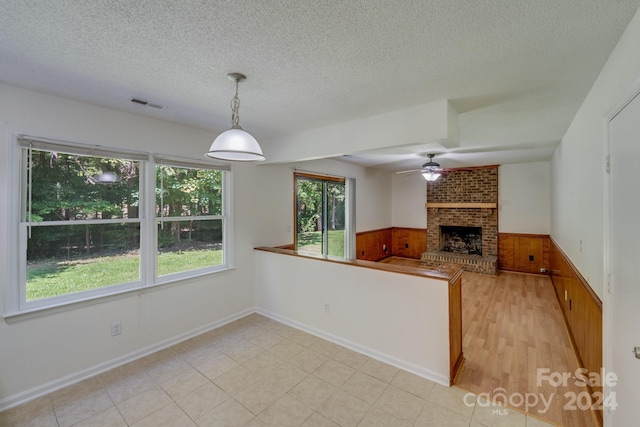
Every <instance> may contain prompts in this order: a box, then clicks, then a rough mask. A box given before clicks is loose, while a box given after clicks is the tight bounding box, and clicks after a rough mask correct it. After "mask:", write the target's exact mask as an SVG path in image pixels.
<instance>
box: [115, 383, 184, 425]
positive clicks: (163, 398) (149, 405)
mask: <svg viewBox="0 0 640 427" xmlns="http://www.w3.org/2000/svg"><path fill="white" fill-rule="evenodd" d="M172 402H173V400H171V398H170V397H169V395H168V394H167V393H165V392H164V390H162V389H161V388H160V387H159V386H156V387H153V388H150V389H149V390H147V391H143V392H142V393H140V394H138V395H136V396H134V397H132V398H131V399H129V400H125V401H124V402H122V403H119V404H118V405H117V408H118V411H120V414H122V416H123V417H124V420H125V421H126V422H127V424H129V425H131V424H134V423H136V422H138V421H140V420H142V419H144V418H146V417H148V416H149V415H151V414H153V413H154V412H155V411H157V410H159V409H161V408H164V407H165V406H167V405H169V404H171V403H172Z"/></svg>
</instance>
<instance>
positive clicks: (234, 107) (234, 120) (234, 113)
mask: <svg viewBox="0 0 640 427" xmlns="http://www.w3.org/2000/svg"><path fill="white" fill-rule="evenodd" d="M239 109H240V98H238V80H236V95H235V96H234V97H233V98H231V127H232V128H238V127H240V125H239V122H240V114H239V113H238V110H239Z"/></svg>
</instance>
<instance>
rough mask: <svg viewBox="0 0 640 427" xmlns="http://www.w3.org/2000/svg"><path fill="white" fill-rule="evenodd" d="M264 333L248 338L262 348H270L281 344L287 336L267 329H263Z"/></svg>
mask: <svg viewBox="0 0 640 427" xmlns="http://www.w3.org/2000/svg"><path fill="white" fill-rule="evenodd" d="M261 330H262V333H261V334H260V335H258V336H255V337H251V338H247V340H248V341H249V342H250V343H251V344H253V345H255V346H258V347H260V348H262V349H263V350H266V349H269V348H271V347H273V346H274V345H276V344H280V343H281V342H282V341H284V340H285V339H286V338H284V337H282V336H280V335H278V334H276V333H273V332H271V331H269V330H265V329H262V328H261Z"/></svg>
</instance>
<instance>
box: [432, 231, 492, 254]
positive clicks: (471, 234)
mask: <svg viewBox="0 0 640 427" xmlns="http://www.w3.org/2000/svg"><path fill="white" fill-rule="evenodd" d="M440 250H441V251H444V252H452V253H456V254H468V255H482V228H481V227H462V226H446V225H441V226H440Z"/></svg>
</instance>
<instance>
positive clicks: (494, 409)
mask: <svg viewBox="0 0 640 427" xmlns="http://www.w3.org/2000/svg"><path fill="white" fill-rule="evenodd" d="M473 420H474V421H477V422H479V423H480V424H484V425H487V426H491V427H526V424H527V419H526V416H525V415H524V414H523V413H521V412H518V411H516V410H513V409H510V408H507V407H504V406H497V405H496V404H494V403H493V402H489V401H488V400H486V399H482V398H479V399H478V402H477V403H476V407H475V410H474V412H473Z"/></svg>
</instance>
